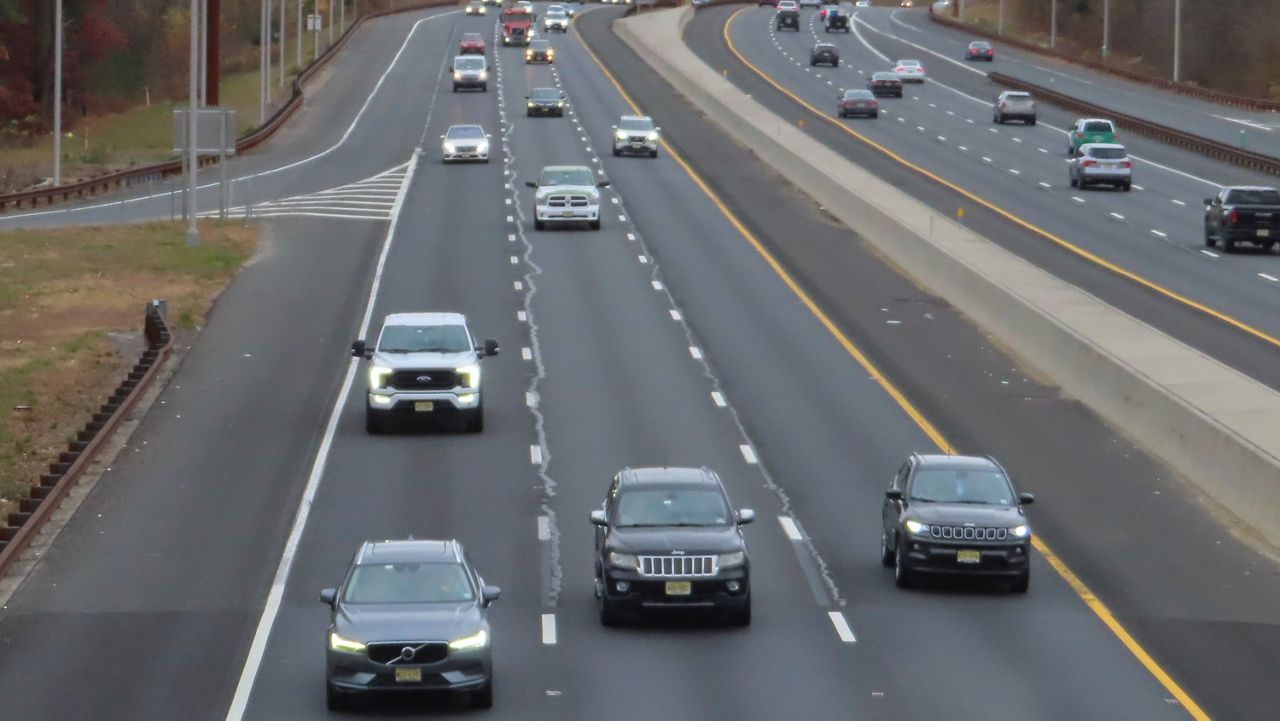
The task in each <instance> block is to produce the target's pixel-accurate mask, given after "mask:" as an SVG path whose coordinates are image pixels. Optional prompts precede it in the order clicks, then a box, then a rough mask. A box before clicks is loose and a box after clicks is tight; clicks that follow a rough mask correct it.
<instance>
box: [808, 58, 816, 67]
mask: <svg viewBox="0 0 1280 721" xmlns="http://www.w3.org/2000/svg"><path fill="white" fill-rule="evenodd" d="M815 65H817V63H815V62H813V58H809V67H813V66H815Z"/></svg>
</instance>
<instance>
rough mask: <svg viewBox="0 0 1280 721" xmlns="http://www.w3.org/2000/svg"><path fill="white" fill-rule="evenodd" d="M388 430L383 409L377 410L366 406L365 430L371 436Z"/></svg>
mask: <svg viewBox="0 0 1280 721" xmlns="http://www.w3.org/2000/svg"><path fill="white" fill-rule="evenodd" d="M386 430H387V420H386V418H384V417H383V413H382V411H375V410H374V409H372V408H370V407H369V406H365V408H364V432H365V433H368V434H369V435H371V436H376V435H378V434H379V433H385V432H386Z"/></svg>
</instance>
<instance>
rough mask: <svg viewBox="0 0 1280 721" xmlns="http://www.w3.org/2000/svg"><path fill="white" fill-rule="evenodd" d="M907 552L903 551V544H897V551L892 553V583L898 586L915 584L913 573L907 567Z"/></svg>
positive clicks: (906, 586) (909, 586)
mask: <svg viewBox="0 0 1280 721" xmlns="http://www.w3.org/2000/svg"><path fill="white" fill-rule="evenodd" d="M906 556H907V554H906V553H905V552H904V546H903V545H902V544H898V550H897V553H896V554H894V563H893V585H895V586H897V587H898V588H911V587H912V586H914V585H916V577H915V574H913V573H912V572H911V569H910V568H907V559H906Z"/></svg>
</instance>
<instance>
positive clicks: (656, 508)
mask: <svg viewBox="0 0 1280 721" xmlns="http://www.w3.org/2000/svg"><path fill="white" fill-rule="evenodd" d="M728 522H729V506H728V505H726V504H725V502H724V496H722V495H721V494H720V493H719V492H717V491H710V490H701V489H684V488H668V489H664V490H656V489H655V490H636V491H627V492H625V493H623V494H622V498H621V499H619V500H618V526H619V527H627V526H632V527H635V526H723V525H725V524H727V523H728Z"/></svg>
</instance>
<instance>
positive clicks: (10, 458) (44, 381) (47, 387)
mask: <svg viewBox="0 0 1280 721" xmlns="http://www.w3.org/2000/svg"><path fill="white" fill-rule="evenodd" d="M185 229H186V226H185V225H184V224H181V223H153V224H145V225H116V226H108V227H78V228H65V229H56V230H38V231H7V232H4V233H0V412H3V419H4V420H3V422H2V423H0V523H2V522H3V520H4V519H5V518H6V517H7V514H8V513H9V512H10V511H13V510H16V501H17V499H18V498H21V497H22V496H23V495H24V494H25V489H26V487H27V486H28V485H29V484H31V483H32V482H34V481H35V480H36V479H37V478H38V476H39V474H40V473H42V472H43V471H44V469H45V467H46V466H47V464H48V463H50V462H51V461H52V460H54V458H55V457H56V456H57V454H58V453H59V452H61V451H63V450H65V449H66V443H67V441H68V440H70V438H71V436H73V435H74V434H75V432H76V430H78V429H79V428H80V427H81V426H82V425H83V424H84V423H85V421H87V420H88V419H89V417H90V416H91V415H92V414H93V412H94V411H95V410H96V409H97V407H98V406H99V405H101V404H102V402H103V401H104V400H105V399H106V397H107V396H109V395H110V394H111V392H112V391H113V390H114V389H115V387H116V385H117V384H119V382H120V380H121V379H122V378H123V377H124V374H125V373H126V372H127V371H128V368H129V367H130V366H132V364H133V363H134V362H136V361H137V357H138V355H139V354H140V353H141V352H142V350H143V348H144V346H145V342H144V340H143V338H142V321H143V311H144V308H145V306H146V303H147V302H148V301H150V300H151V299H153V298H164V299H166V300H168V301H169V316H168V321H169V324H170V327H171V328H173V329H174V331H175V332H177V333H181V332H182V331H183V330H187V329H192V328H195V327H198V326H199V325H201V324H203V322H204V318H205V315H206V313H207V312H208V310H209V308H210V306H211V304H212V302H213V299H214V298H215V297H216V296H217V294H218V293H219V292H220V291H221V290H222V289H223V288H224V287H225V286H226V284H227V282H228V281H229V280H230V279H231V278H232V277H233V276H234V275H235V274H236V272H237V271H238V270H239V269H240V267H241V266H242V265H243V264H244V262H245V260H246V259H247V258H248V257H249V256H250V254H251V253H252V252H253V249H254V247H255V245H256V242H257V228H256V226H250V227H245V226H243V225H242V224H238V223H216V222H214V221H209V222H206V223H204V224H202V229H201V245H200V246H198V247H195V248H189V247H187V246H186V242H185Z"/></svg>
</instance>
